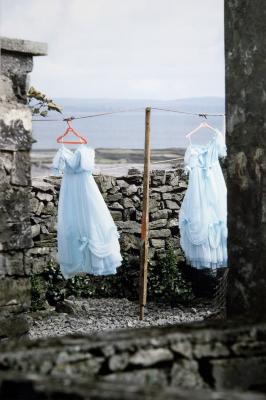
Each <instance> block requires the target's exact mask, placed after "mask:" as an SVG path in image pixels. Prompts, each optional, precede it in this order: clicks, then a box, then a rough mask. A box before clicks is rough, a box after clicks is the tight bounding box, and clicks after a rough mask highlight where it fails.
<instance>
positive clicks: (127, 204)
mask: <svg viewBox="0 0 266 400" xmlns="http://www.w3.org/2000/svg"><path fill="white" fill-rule="evenodd" d="M122 204H123V206H124V208H132V207H134V203H133V200H132V199H130V198H129V197H125V198H124V199H123V201H122Z"/></svg>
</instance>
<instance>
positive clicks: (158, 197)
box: [150, 191, 161, 200]
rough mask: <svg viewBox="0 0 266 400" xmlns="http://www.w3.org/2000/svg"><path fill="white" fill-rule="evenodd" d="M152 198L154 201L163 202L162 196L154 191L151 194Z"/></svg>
mask: <svg viewBox="0 0 266 400" xmlns="http://www.w3.org/2000/svg"><path fill="white" fill-rule="evenodd" d="M150 198H151V199H154V200H161V194H160V193H157V192H153V191H152V192H151V194H150Z"/></svg>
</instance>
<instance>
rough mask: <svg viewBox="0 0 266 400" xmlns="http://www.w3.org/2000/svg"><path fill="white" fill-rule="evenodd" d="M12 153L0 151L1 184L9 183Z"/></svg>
mask: <svg viewBox="0 0 266 400" xmlns="http://www.w3.org/2000/svg"><path fill="white" fill-rule="evenodd" d="M12 164H13V154H12V153H11V152H4V151H1V152H0V182H1V185H3V184H8V183H10V179H11V170H12Z"/></svg>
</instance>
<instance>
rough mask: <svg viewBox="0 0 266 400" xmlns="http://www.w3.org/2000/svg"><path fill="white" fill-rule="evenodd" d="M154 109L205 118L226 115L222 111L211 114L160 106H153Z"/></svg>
mask: <svg viewBox="0 0 266 400" xmlns="http://www.w3.org/2000/svg"><path fill="white" fill-rule="evenodd" d="M151 109H152V110H157V111H167V112H173V113H178V114H186V115H195V116H197V117H203V118H207V117H224V116H225V114H222V113H214V114H209V113H201V112H198V113H193V112H189V111H181V110H170V109H168V108H158V107H151Z"/></svg>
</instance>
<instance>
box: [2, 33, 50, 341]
mask: <svg viewBox="0 0 266 400" xmlns="http://www.w3.org/2000/svg"><path fill="white" fill-rule="evenodd" d="M0 50H1V57H0V61H1V75H0V338H5V337H9V336H18V335H21V334H23V333H24V332H25V331H27V329H28V327H27V323H26V320H25V319H24V317H23V315H22V313H23V311H25V310H27V309H28V308H29V307H30V304H31V293H30V277H29V275H28V273H27V271H26V270H25V259H24V257H25V250H26V249H28V248H30V247H31V246H32V236H31V224H30V208H29V196H30V149H31V144H32V137H31V112H30V110H29V109H28V107H27V106H26V105H25V104H24V103H25V102H26V91H27V87H28V85H27V83H28V81H27V75H28V73H29V72H30V71H31V70H32V58H33V56H34V55H37V54H44V53H45V51H46V46H45V45H43V44H40V43H35V42H27V46H26V47H25V42H24V41H23V40H13V39H7V38H0Z"/></svg>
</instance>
